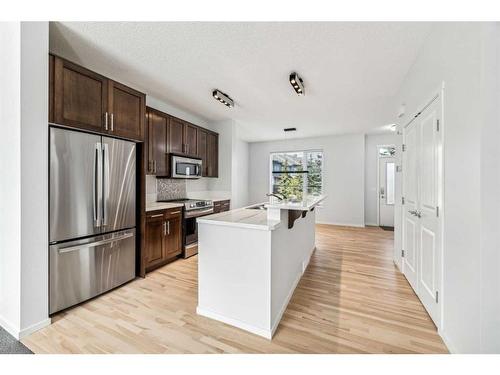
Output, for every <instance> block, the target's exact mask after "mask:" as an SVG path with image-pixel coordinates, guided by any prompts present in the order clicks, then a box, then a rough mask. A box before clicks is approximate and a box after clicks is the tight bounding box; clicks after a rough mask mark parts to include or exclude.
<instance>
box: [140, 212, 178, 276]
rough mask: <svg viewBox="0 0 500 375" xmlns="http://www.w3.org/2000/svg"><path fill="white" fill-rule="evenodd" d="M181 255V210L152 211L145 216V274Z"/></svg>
mask: <svg viewBox="0 0 500 375" xmlns="http://www.w3.org/2000/svg"><path fill="white" fill-rule="evenodd" d="M181 253H182V210H181V208H178V209H169V210H163V211H153V212H150V213H148V214H147V215H146V229H145V263H146V272H149V271H152V270H153V269H155V268H157V267H160V266H162V265H164V264H166V263H168V262H169V261H171V260H173V259H174V258H176V257H177V256H178V255H180V254H181Z"/></svg>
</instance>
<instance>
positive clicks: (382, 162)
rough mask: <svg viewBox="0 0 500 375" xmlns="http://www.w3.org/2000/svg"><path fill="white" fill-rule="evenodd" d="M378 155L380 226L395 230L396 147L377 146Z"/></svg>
mask: <svg viewBox="0 0 500 375" xmlns="http://www.w3.org/2000/svg"><path fill="white" fill-rule="evenodd" d="M377 153H378V167H377V169H378V176H377V181H378V184H377V185H378V186H377V195H378V206H377V210H378V225H379V227H381V228H382V229H385V230H392V231H393V230H394V203H395V199H396V192H395V185H396V184H395V179H396V175H395V174H396V159H395V153H396V147H395V146H394V145H383V146H377Z"/></svg>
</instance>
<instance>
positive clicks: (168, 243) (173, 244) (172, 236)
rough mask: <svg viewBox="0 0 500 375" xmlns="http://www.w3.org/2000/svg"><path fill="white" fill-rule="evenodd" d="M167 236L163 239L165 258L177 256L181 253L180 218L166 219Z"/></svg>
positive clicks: (178, 216)
mask: <svg viewBox="0 0 500 375" xmlns="http://www.w3.org/2000/svg"><path fill="white" fill-rule="evenodd" d="M166 220H167V236H166V237H165V250H166V258H167V259H168V258H171V257H174V256H177V255H179V254H180V253H181V252H182V221H181V216H180V215H177V216H171V217H167V219H166Z"/></svg>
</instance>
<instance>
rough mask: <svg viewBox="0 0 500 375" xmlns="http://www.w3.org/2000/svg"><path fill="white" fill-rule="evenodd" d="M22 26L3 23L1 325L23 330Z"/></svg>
mask: <svg viewBox="0 0 500 375" xmlns="http://www.w3.org/2000/svg"><path fill="white" fill-rule="evenodd" d="M20 40H21V24H20V23H19V22H9V23H7V22H0V45H1V46H2V53H1V54H0V87H1V89H0V124H1V126H2V136H1V137H0V171H1V177H0V178H1V183H0V325H1V326H2V327H4V328H5V329H6V330H7V331H9V332H10V333H11V334H13V335H16V333H18V332H19V330H20V326H21V277H20V270H21V251H20V248H21V127H20V123H21V81H20V79H19V77H20V74H21V44H20Z"/></svg>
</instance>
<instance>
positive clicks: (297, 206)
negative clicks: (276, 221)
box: [265, 195, 326, 211]
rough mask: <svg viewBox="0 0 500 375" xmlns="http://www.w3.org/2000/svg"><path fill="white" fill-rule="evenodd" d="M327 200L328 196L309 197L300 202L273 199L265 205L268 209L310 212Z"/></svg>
mask: <svg viewBox="0 0 500 375" xmlns="http://www.w3.org/2000/svg"><path fill="white" fill-rule="evenodd" d="M325 198H326V195H308V196H307V197H306V198H305V199H303V200H302V201H299V202H288V201H280V200H279V199H277V198H275V197H271V199H270V200H269V202H268V203H265V207H267V208H276V209H280V210H300V211H309V210H310V209H311V208H313V207H315V206H317V205H318V204H319V203H320V202H322V201H323V200H324V199H325Z"/></svg>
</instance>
